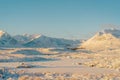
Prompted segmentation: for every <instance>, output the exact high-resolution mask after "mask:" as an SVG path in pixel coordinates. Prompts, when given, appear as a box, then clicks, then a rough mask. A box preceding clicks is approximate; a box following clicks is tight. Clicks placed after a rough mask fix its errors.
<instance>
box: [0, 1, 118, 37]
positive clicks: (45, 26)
mask: <svg viewBox="0 0 120 80" xmlns="http://www.w3.org/2000/svg"><path fill="white" fill-rule="evenodd" d="M105 24H115V25H120V0H0V29H2V30H5V31H7V32H8V33H10V34H11V35H15V34H23V33H29V34H33V33H35V34H38V33H39V34H44V35H47V36H50V37H60V38H74V39H75V38H78V39H81V38H89V37H91V36H92V35H94V34H95V33H96V32H97V31H99V30H101V29H102V28H103V27H101V25H105Z"/></svg>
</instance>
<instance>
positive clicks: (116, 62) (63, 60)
mask: <svg viewBox="0 0 120 80" xmlns="http://www.w3.org/2000/svg"><path fill="white" fill-rule="evenodd" d="M34 52H35V54H34ZM119 52H120V49H115V50H107V51H106V50H104V51H99V52H98V51H96V52H95V51H94V52H93V51H88V50H77V51H72V50H66V49H65V50H64V49H63V50H62V49H51V48H10V49H9V48H7V49H5V48H4V49H1V50H0V75H1V76H0V78H1V80H120V57H119V56H120V53H119ZM28 53H30V55H28ZM48 53H49V54H48Z"/></svg>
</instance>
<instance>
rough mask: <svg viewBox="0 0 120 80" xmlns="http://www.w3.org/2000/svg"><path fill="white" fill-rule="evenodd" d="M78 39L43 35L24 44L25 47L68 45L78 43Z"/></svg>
mask: <svg viewBox="0 0 120 80" xmlns="http://www.w3.org/2000/svg"><path fill="white" fill-rule="evenodd" d="M78 43H79V41H78V40H76V41H74V40H67V39H60V38H51V37H47V36H44V35H41V36H39V37H38V38H35V39H33V40H31V41H30V42H28V43H26V44H24V46H27V47H68V46H73V45H76V44H78Z"/></svg>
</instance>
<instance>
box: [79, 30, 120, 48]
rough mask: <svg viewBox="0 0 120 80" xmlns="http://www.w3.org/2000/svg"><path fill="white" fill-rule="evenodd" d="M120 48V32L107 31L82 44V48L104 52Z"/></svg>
mask: <svg viewBox="0 0 120 80" xmlns="http://www.w3.org/2000/svg"><path fill="white" fill-rule="evenodd" d="M119 47H120V30H118V29H105V30H103V31H101V32H98V33H97V34H96V35H95V36H93V37H92V38H90V39H88V40H87V41H86V42H84V43H82V44H81V46H80V48H85V49H93V50H103V49H114V48H119Z"/></svg>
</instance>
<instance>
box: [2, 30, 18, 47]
mask: <svg viewBox="0 0 120 80" xmlns="http://www.w3.org/2000/svg"><path fill="white" fill-rule="evenodd" d="M18 44H19V43H18V41H17V40H15V39H14V38H12V37H11V36H10V35H9V34H8V33H7V32H4V31H2V30H0V46H6V47H9V46H17V45H18Z"/></svg>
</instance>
